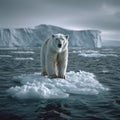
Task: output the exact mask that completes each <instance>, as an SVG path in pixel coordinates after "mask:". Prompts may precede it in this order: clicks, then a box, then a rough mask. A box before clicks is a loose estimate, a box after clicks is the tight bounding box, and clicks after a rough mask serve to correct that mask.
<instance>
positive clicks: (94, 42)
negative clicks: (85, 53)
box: [0, 24, 102, 48]
mask: <svg viewBox="0 0 120 120" xmlns="http://www.w3.org/2000/svg"><path fill="white" fill-rule="evenodd" d="M56 33H62V34H68V35H69V36H70V37H69V47H79V48H101V47H102V40H101V32H100V31H99V30H82V31H75V30H68V29H63V28H61V27H57V26H53V25H45V24H43V25H39V26H35V27H34V28H10V29H9V28H3V29H0V43H1V44H0V47H1V48H13V47H40V46H41V44H42V43H43V41H44V40H45V39H46V38H47V37H48V36H50V35H51V34H56Z"/></svg>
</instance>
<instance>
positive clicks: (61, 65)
mask: <svg viewBox="0 0 120 120" xmlns="http://www.w3.org/2000/svg"><path fill="white" fill-rule="evenodd" d="M67 64H68V51H67V50H66V51H65V52H63V53H61V54H60V55H59V57H58V77H59V78H63V79H65V74H66V70H67Z"/></svg>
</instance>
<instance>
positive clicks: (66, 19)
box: [0, 0, 120, 40]
mask: <svg viewBox="0 0 120 120" xmlns="http://www.w3.org/2000/svg"><path fill="white" fill-rule="evenodd" d="M39 24H50V25H57V26H60V27H64V28H67V29H75V30H82V29H98V30H101V31H102V39H104V40H120V0H0V28H8V27H9V28H14V27H29V26H36V25H39Z"/></svg>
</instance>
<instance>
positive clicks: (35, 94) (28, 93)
mask: <svg viewBox="0 0 120 120" xmlns="http://www.w3.org/2000/svg"><path fill="white" fill-rule="evenodd" d="M17 79H18V80H20V83H21V84H22V85H21V86H14V87H11V88H9V89H8V92H9V94H10V95H11V96H12V97H15V98H18V99H40V98H47V99H51V98H68V97H69V95H70V94H86V95H88V94H92V95H94V94H99V93H100V92H102V91H106V90H108V89H107V88H105V87H104V86H103V85H102V84H101V83H99V81H97V80H96V79H95V75H94V74H92V73H89V72H84V71H79V72H74V71H70V72H67V75H66V80H64V79H60V78H56V79H49V78H48V77H44V76H41V74H40V73H33V74H23V75H21V76H18V77H17Z"/></svg>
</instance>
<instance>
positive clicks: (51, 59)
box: [46, 52, 57, 78]
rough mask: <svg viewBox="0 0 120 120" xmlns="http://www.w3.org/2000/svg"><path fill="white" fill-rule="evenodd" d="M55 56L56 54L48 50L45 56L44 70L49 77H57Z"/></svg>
mask: <svg viewBox="0 0 120 120" xmlns="http://www.w3.org/2000/svg"><path fill="white" fill-rule="evenodd" d="M56 57H57V55H56V54H54V53H50V52H48V53H47V56H46V70H47V73H48V76H49V77H50V78H57V68H56Z"/></svg>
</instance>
